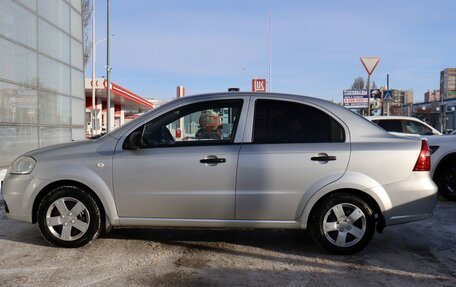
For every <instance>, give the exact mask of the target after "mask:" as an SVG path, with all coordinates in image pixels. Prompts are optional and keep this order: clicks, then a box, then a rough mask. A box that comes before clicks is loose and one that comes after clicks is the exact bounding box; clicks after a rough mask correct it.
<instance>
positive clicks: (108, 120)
mask: <svg viewBox="0 0 456 287" xmlns="http://www.w3.org/2000/svg"><path fill="white" fill-rule="evenodd" d="M106 8H107V11H106V12H107V15H106V18H107V23H106V24H107V27H106V30H107V31H106V36H107V47H106V82H107V89H108V93H107V99H106V102H107V107H106V119H107V120H106V125H107V127H106V132H108V133H109V132H110V131H111V81H110V78H109V75H110V73H111V66H109V38H110V37H109V35H110V33H109V0H107V1H106Z"/></svg>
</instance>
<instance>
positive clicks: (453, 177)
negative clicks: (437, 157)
mask: <svg viewBox="0 0 456 287" xmlns="http://www.w3.org/2000/svg"><path fill="white" fill-rule="evenodd" d="M437 185H438V187H439V194H440V195H441V196H443V197H444V198H445V199H447V200H450V201H456V164H455V163H451V162H448V163H447V164H446V165H445V166H443V168H442V170H441V171H440V172H439V175H438V177H437Z"/></svg>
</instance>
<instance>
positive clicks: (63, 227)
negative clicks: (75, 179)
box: [37, 186, 102, 248]
mask: <svg viewBox="0 0 456 287" xmlns="http://www.w3.org/2000/svg"><path fill="white" fill-rule="evenodd" d="M37 221H38V225H39V227H40V231H41V234H42V235H43V237H44V238H45V239H46V240H47V241H48V242H49V243H50V244H52V245H54V246H58V247H66V248H77V247H81V246H84V245H86V244H88V243H90V242H92V241H93V240H95V239H96V238H97V237H98V235H99V234H100V232H101V230H102V228H101V222H102V219H101V213H100V208H99V207H98V205H97V203H96V201H95V200H94V199H93V197H92V196H91V195H90V194H89V193H87V192H86V191H85V190H83V189H81V188H79V187H76V186H60V187H57V188H55V189H54V190H52V191H51V192H50V193H49V194H47V195H46V196H45V197H44V198H43V199H42V201H41V203H40V205H39V207H38V213H37Z"/></svg>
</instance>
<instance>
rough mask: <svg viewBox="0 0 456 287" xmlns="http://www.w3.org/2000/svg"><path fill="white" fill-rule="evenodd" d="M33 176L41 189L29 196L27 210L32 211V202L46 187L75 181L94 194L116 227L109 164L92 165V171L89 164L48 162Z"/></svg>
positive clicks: (115, 209) (116, 215)
mask: <svg viewBox="0 0 456 287" xmlns="http://www.w3.org/2000/svg"><path fill="white" fill-rule="evenodd" d="M37 167H38V165H37ZM94 169H96V171H95V170H94ZM33 176H34V177H35V178H36V179H38V180H39V181H40V182H41V184H40V187H41V188H37V189H35V191H34V193H33V194H32V195H31V198H33V200H30V201H29V204H30V205H31V206H29V209H28V210H33V202H34V201H35V199H36V198H37V196H38V194H39V193H40V192H41V191H43V189H45V188H46V186H48V185H50V184H52V183H55V182H58V181H75V182H79V183H81V184H83V185H86V186H87V187H89V188H90V189H91V190H92V191H93V192H94V193H95V194H96V196H97V197H98V198H99V199H100V202H101V204H102V205H103V208H104V210H105V213H106V218H107V220H109V222H110V223H111V225H113V226H116V225H118V222H119V216H118V213H117V208H116V204H115V201H114V194H113V192H112V167H111V164H108V163H106V165H104V166H103V167H98V166H97V165H96V164H94V167H93V169H92V168H91V165H90V164H89V165H82V164H78V163H70V164H62V163H60V164H54V163H51V162H49V163H43V164H40V166H39V167H38V168H37V170H36V171H34V173H33Z"/></svg>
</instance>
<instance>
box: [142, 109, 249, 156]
mask: <svg viewBox="0 0 456 287" xmlns="http://www.w3.org/2000/svg"><path fill="white" fill-rule="evenodd" d="M242 102H243V101H242V100H226V101H211V102H203V103H197V104H192V105H188V106H184V107H181V108H178V109H176V110H173V111H171V112H168V113H166V114H164V115H162V116H160V117H158V118H157V119H154V120H152V121H150V122H149V123H147V124H146V125H144V127H143V132H142V140H143V146H142V148H148V147H165V146H189V145H206V144H227V143H232V142H233V140H234V135H235V132H236V127H237V121H238V119H239V115H240V112H241V108H242Z"/></svg>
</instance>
